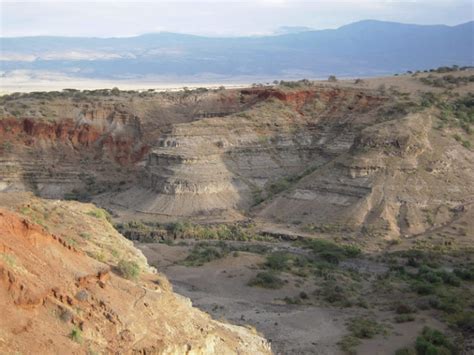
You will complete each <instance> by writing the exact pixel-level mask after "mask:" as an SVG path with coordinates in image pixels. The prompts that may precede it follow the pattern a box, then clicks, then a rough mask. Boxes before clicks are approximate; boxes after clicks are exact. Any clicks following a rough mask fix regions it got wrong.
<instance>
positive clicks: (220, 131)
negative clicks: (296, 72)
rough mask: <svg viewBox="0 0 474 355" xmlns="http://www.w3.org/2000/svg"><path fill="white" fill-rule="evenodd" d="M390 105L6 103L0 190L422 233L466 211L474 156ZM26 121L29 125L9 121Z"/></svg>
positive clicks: (298, 96) (174, 215)
mask: <svg viewBox="0 0 474 355" xmlns="http://www.w3.org/2000/svg"><path fill="white" fill-rule="evenodd" d="M382 92H383V90H377V91H375V90H369V89H360V88H355V87H354V86H352V87H348V86H346V87H342V86H341V87H338V86H323V85H302V86H300V87H299V88H288V87H286V88H285V87H282V86H280V87H278V88H249V89H243V90H218V91H206V90H200V91H199V92H189V91H183V92H180V93H162V94H146V93H139V94H137V93H122V94H121V95H119V96H110V95H109V96H105V97H102V96H101V97H97V98H95V97H92V98H91V97H89V96H87V95H86V96H85V98H84V97H82V98H80V99H77V100H76V99H75V97H74V96H73V97H72V98H71V97H68V96H67V97H66V98H59V99H54V100H53V101H47V102H46V104H45V105H43V104H41V102H42V101H41V99H38V98H31V97H29V96H26V99H24V100H21V98H19V99H17V101H18V100H19V101H18V102H17V101H15V100H16V99H15V100H13V101H12V100H10V101H8V100H7V101H6V102H5V103H4V104H3V106H2V107H0V108H1V109H2V110H3V111H2V112H3V113H4V116H5V117H4V118H3V119H2V120H0V137H2V139H3V141H4V142H5V143H3V145H2V146H1V147H0V149H1V155H0V159H1V162H2V164H1V165H0V190H4V191H5V190H6V191H8V190H15V189H20V190H31V191H34V192H35V193H37V194H39V195H41V196H47V197H63V196H65V195H67V193H70V192H74V191H76V192H77V193H76V194H75V195H74V194H73V197H77V196H78V195H79V196H82V195H81V194H82V193H83V192H84V191H85V192H86V193H88V194H89V197H91V198H93V200H94V201H95V202H96V203H99V204H101V205H104V206H107V207H110V208H111V209H116V210H117V211H119V212H123V211H124V214H126V213H131V214H132V215H133V214H136V213H142V214H146V215H147V216H151V218H161V217H164V218H167V219H173V220H176V219H179V218H197V219H198V218H201V217H205V218H206V219H209V218H211V217H212V218H215V219H216V220H236V219H241V218H244V216H249V215H252V216H259V217H263V218H265V219H270V220H272V221H279V222H284V223H291V222H294V221H298V222H299V223H304V224H314V225H316V224H333V225H338V226H339V227H341V228H342V227H344V228H348V229H354V230H360V229H362V228H365V229H366V230H372V229H373V228H375V229H377V230H378V231H381V232H382V233H383V234H385V235H389V236H392V235H393V236H395V235H413V234H417V233H421V232H423V231H425V230H427V229H430V228H431V229H432V228H435V227H436V226H440V225H442V224H443V223H447V221H449V220H451V219H452V218H454V217H456V215H457V213H458V212H457V211H458V210H459V209H461V208H464V207H463V206H466V205H467V204H468V203H469V201H470V200H469V198H470V197H469V196H472V195H473V191H472V184H470V183H468V182H470V181H472V180H473V179H474V176H473V172H472V169H473V161H472V151H471V150H469V149H466V148H464V147H462V146H461V145H460V144H456V143H455V142H454V141H453V139H451V138H450V137H447V136H444V135H443V134H441V133H440V132H439V131H436V130H434V129H433V128H432V119H431V118H430V116H429V115H430V111H429V110H426V111H422V112H420V113H419V114H417V115H412V116H406V117H404V115H406V112H407V111H406V110H405V108H404V106H403V105H407V104H413V103H412V102H411V103H410V102H409V100H407V99H406V98H403V97H406V95H402V94H400V93H398V94H397V93H393V95H392V96H388V95H387V94H382ZM31 95H33V94H31ZM407 95H408V96H409V94H407ZM33 96H34V95H33ZM25 100H26V101H25ZM24 101H25V102H26V103H25V102H24ZM400 103H401V104H402V107H401V108H400V107H398V106H397V104H400ZM22 105H23V106H24V107H23V106H22ZM22 107H23V109H22V110H23V111H21V110H20V108H22ZM17 110H20V111H21V112H20V116H19V117H22V114H25V115H26V114H29V115H31V117H30V118H18V117H17V118H13V117H11V116H12V115H11V112H17ZM48 110H49V111H48ZM38 112H39V113H41V112H50V115H51V116H52V117H53V119H51V120H50V121H47V120H45V117H46V116H45V117H43V116H41V117H40V118H38V117H37V116H38ZM35 117H36V118H35ZM446 174H448V176H446ZM433 186H436V187H437V188H435V189H434V188H433ZM438 187H439V188H438ZM262 201H264V202H263V203H261V202H262ZM339 227H338V228H339Z"/></svg>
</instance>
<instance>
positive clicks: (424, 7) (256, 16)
mask: <svg viewBox="0 0 474 355" xmlns="http://www.w3.org/2000/svg"><path fill="white" fill-rule="evenodd" d="M0 6H1V10H2V11H1V27H0V32H1V35H2V36H24V35H66V36H99V37H110V36H132V35H137V34H142V33H148V32H156V31H159V30H165V31H171V32H181V33H194V34H205V35H220V36H229V35H231V36H233V35H252V34H265V33H271V32H273V31H274V30H276V29H277V28H278V27H280V26H306V27H311V28H315V29H322V28H336V27H339V26H342V25H345V24H347V23H350V22H354V21H358V20H363V19H379V20H389V21H399V22H411V23H420V24H434V23H445V24H450V25H453V24H458V23H461V22H466V21H469V20H472V17H473V8H472V4H471V2H470V1H466V0H398V1H394V0H377V1H374V0H357V1H356V0H315V1H309V0H306V1H302V0H301V1H300V0H252V1H250V0H243V1H242V0H240V1H237V0H219V1H217V0H206V1H199V0H198V1H191V0H175V1H161V0H158V1H156V0H155V1H152V0H140V1H137V2H130V1H128V0H98V1H93V2H89V1H83V2H79V1H75V0H30V1H19V0H2V2H1V5H0Z"/></svg>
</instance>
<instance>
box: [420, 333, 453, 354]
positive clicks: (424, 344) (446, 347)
mask: <svg viewBox="0 0 474 355" xmlns="http://www.w3.org/2000/svg"><path fill="white" fill-rule="evenodd" d="M415 347H416V351H417V353H418V354H419V355H438V354H439V355H449V354H456V353H457V351H456V348H455V347H454V346H453V344H452V343H451V342H450V341H449V340H448V338H447V337H446V336H445V335H444V334H443V333H441V332H440V331H439V330H436V329H432V328H429V327H424V328H423V331H422V333H421V335H420V336H418V337H417V338H416V343H415Z"/></svg>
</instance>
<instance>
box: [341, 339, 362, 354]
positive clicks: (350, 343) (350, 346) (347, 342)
mask: <svg viewBox="0 0 474 355" xmlns="http://www.w3.org/2000/svg"><path fill="white" fill-rule="evenodd" d="M338 344H339V346H340V348H341V349H342V350H343V351H344V352H346V353H348V354H355V353H356V352H355V350H354V348H355V347H356V346H357V345H359V344H360V340H359V339H358V338H356V337H355V336H352V335H346V336H345V337H344V338H342V340H341V341H340V342H339V343H338Z"/></svg>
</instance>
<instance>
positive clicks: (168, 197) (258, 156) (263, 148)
mask: <svg viewBox="0 0 474 355" xmlns="http://www.w3.org/2000/svg"><path fill="white" fill-rule="evenodd" d="M241 95H242V97H243V99H242V101H244V102H246V101H247V100H248V99H247V98H252V100H256V101H258V104H254V105H253V106H252V108H251V109H248V110H246V111H244V112H241V113H238V114H233V115H229V116H225V117H218V118H207V119H201V120H198V121H195V122H192V123H185V124H179V125H175V126H174V127H173V129H172V130H171V132H169V133H166V134H164V135H162V136H161V137H160V139H159V140H158V144H157V146H156V147H155V148H154V149H152V150H151V152H150V153H149V155H148V159H147V163H146V168H145V172H144V174H143V176H142V180H141V181H142V183H141V186H139V187H137V186H135V187H134V188H132V189H130V190H128V191H125V192H123V193H120V194H118V195H116V196H114V197H113V198H112V200H111V201H112V203H113V204H114V205H115V206H122V207H123V208H127V209H133V210H135V211H137V212H143V213H147V214H155V215H164V216H171V217H189V216H200V215H207V216H209V215H213V216H216V215H218V216H225V215H230V216H231V217H232V218H235V217H236V213H238V211H242V210H248V209H249V208H250V207H251V206H252V205H253V204H255V197H256V194H259V193H262V191H264V190H265V189H266V187H267V186H268V185H270V184H271V183H273V182H275V181H278V180H279V179H282V178H286V177H288V178H291V177H294V176H298V175H300V174H303V173H304V172H305V171H307V170H308V169H316V168H317V167H319V166H322V165H323V164H325V163H327V162H328V161H330V160H331V159H333V158H335V157H336V156H338V155H339V154H341V153H343V152H346V151H348V150H349V148H350V147H351V145H352V143H353V139H354V137H355V132H356V130H357V129H359V128H357V126H358V125H360V121H361V117H366V115H368V114H370V113H371V111H374V110H376V109H377V108H378V107H380V105H381V104H382V103H383V101H384V99H383V98H380V97H376V96H374V95H372V94H370V95H369V94H367V93H363V92H360V91H356V90H339V89H333V88H321V87H317V88H312V89H311V90H310V89H308V90H299V91H298V90H293V91H282V90H276V89H260V88H254V89H246V90H242V91H241ZM336 108H337V109H336Z"/></svg>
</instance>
